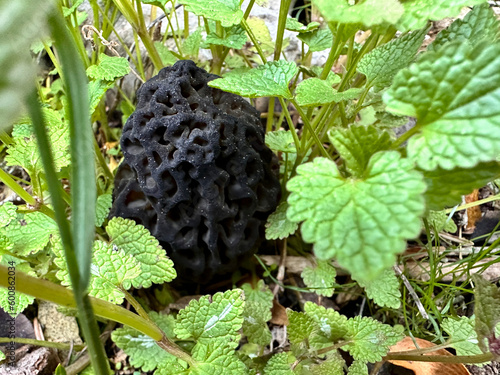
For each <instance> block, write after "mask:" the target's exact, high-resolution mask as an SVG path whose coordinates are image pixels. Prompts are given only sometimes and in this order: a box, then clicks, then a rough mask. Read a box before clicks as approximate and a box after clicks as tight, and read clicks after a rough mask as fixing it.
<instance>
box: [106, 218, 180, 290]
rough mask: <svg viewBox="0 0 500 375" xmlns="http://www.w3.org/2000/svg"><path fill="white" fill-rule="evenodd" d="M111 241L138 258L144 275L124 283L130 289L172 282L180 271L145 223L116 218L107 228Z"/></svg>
mask: <svg viewBox="0 0 500 375" xmlns="http://www.w3.org/2000/svg"><path fill="white" fill-rule="evenodd" d="M106 232H107V233H108V235H109V237H110V239H111V242H112V243H113V244H115V245H116V246H118V247H119V248H120V249H123V251H125V253H126V254H130V255H132V256H133V257H134V258H135V259H137V260H138V261H139V263H140V266H141V274H140V275H139V276H138V277H136V278H134V279H133V280H131V281H129V280H125V281H124V283H123V286H124V288H125V289H130V287H131V285H133V286H134V287H135V288H149V287H150V286H151V284H153V283H154V284H163V283H165V282H170V281H172V280H173V279H174V278H175V277H176V276H177V273H176V272H175V269H174V264H173V262H172V261H171V260H170V258H169V257H167V255H166V253H165V250H163V249H162V247H161V246H160V245H159V243H158V240H157V239H156V238H154V237H153V236H152V235H151V233H150V232H149V231H148V230H147V229H146V228H144V227H143V226H142V225H138V224H136V223H135V222H134V221H132V220H128V219H123V218H121V217H114V218H113V219H111V220H110V221H109V223H108V226H107V227H106Z"/></svg>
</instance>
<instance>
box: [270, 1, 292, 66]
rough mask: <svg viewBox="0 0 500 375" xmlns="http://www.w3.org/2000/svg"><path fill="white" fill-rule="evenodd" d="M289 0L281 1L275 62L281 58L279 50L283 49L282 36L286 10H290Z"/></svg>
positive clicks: (286, 14)
mask: <svg viewBox="0 0 500 375" xmlns="http://www.w3.org/2000/svg"><path fill="white" fill-rule="evenodd" d="M290 3H291V0H281V2H280V13H279V18H278V31H277V33H276V44H275V46H274V60H275V61H277V60H279V59H280V56H281V49H282V48H283V35H284V33H285V25H286V19H287V16H288V9H289V8H290Z"/></svg>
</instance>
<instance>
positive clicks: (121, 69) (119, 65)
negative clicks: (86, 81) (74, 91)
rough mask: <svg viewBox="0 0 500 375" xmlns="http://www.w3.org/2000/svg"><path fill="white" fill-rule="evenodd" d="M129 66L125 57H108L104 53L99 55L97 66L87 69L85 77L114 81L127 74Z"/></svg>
mask: <svg viewBox="0 0 500 375" xmlns="http://www.w3.org/2000/svg"><path fill="white" fill-rule="evenodd" d="M129 71H130V66H129V65H128V61H127V59H126V58H125V57H117V56H108V55H106V54H104V53H101V54H100V55H99V60H98V63H97V65H91V66H89V67H88V68H87V75H88V76H89V77H91V78H93V79H96V80H97V79H102V80H104V81H114V80H115V79H117V78H121V77H123V76H125V75H127V74H128V72H129Z"/></svg>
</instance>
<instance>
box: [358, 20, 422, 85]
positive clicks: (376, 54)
mask: <svg viewBox="0 0 500 375" xmlns="http://www.w3.org/2000/svg"><path fill="white" fill-rule="evenodd" d="M427 31H428V29H422V30H419V31H414V32H412V33H409V34H406V35H404V36H402V37H399V38H397V39H394V40H392V41H390V42H389V43H386V44H384V45H382V46H380V47H377V48H375V49H374V50H373V51H371V52H369V53H367V54H366V55H364V56H363V57H362V58H361V60H360V61H359V64H358V67H357V69H358V72H360V73H363V74H364V75H365V76H366V78H367V86H372V85H375V86H376V87H377V88H383V87H386V86H389V85H390V84H391V82H392V79H393V78H394V76H395V75H396V73H397V72H398V71H400V70H401V69H403V68H405V67H406V66H408V64H409V63H410V62H412V60H413V59H414V58H415V55H416V53H417V51H418V49H419V48H420V46H421V45H422V42H423V41H424V38H425V35H426V34H427Z"/></svg>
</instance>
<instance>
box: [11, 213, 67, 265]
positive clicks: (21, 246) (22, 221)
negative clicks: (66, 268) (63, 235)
mask: <svg viewBox="0 0 500 375" xmlns="http://www.w3.org/2000/svg"><path fill="white" fill-rule="evenodd" d="M5 229H6V237H7V238H8V239H9V241H10V242H11V243H12V245H13V247H12V253H14V254H16V255H19V256H21V257H25V256H28V255H31V254H36V253H38V252H40V251H42V250H43V249H44V248H45V246H46V245H47V243H48V242H49V239H50V238H51V237H52V236H53V235H55V234H57V233H59V230H58V227H57V224H56V222H55V221H54V220H52V219H51V218H50V217H48V216H47V215H45V214H42V213H41V212H38V211H35V212H31V213H29V214H24V215H23V214H19V215H18V217H17V219H16V220H12V221H11V222H10V223H9V224H8V226H7V227H6V228H5Z"/></svg>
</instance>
